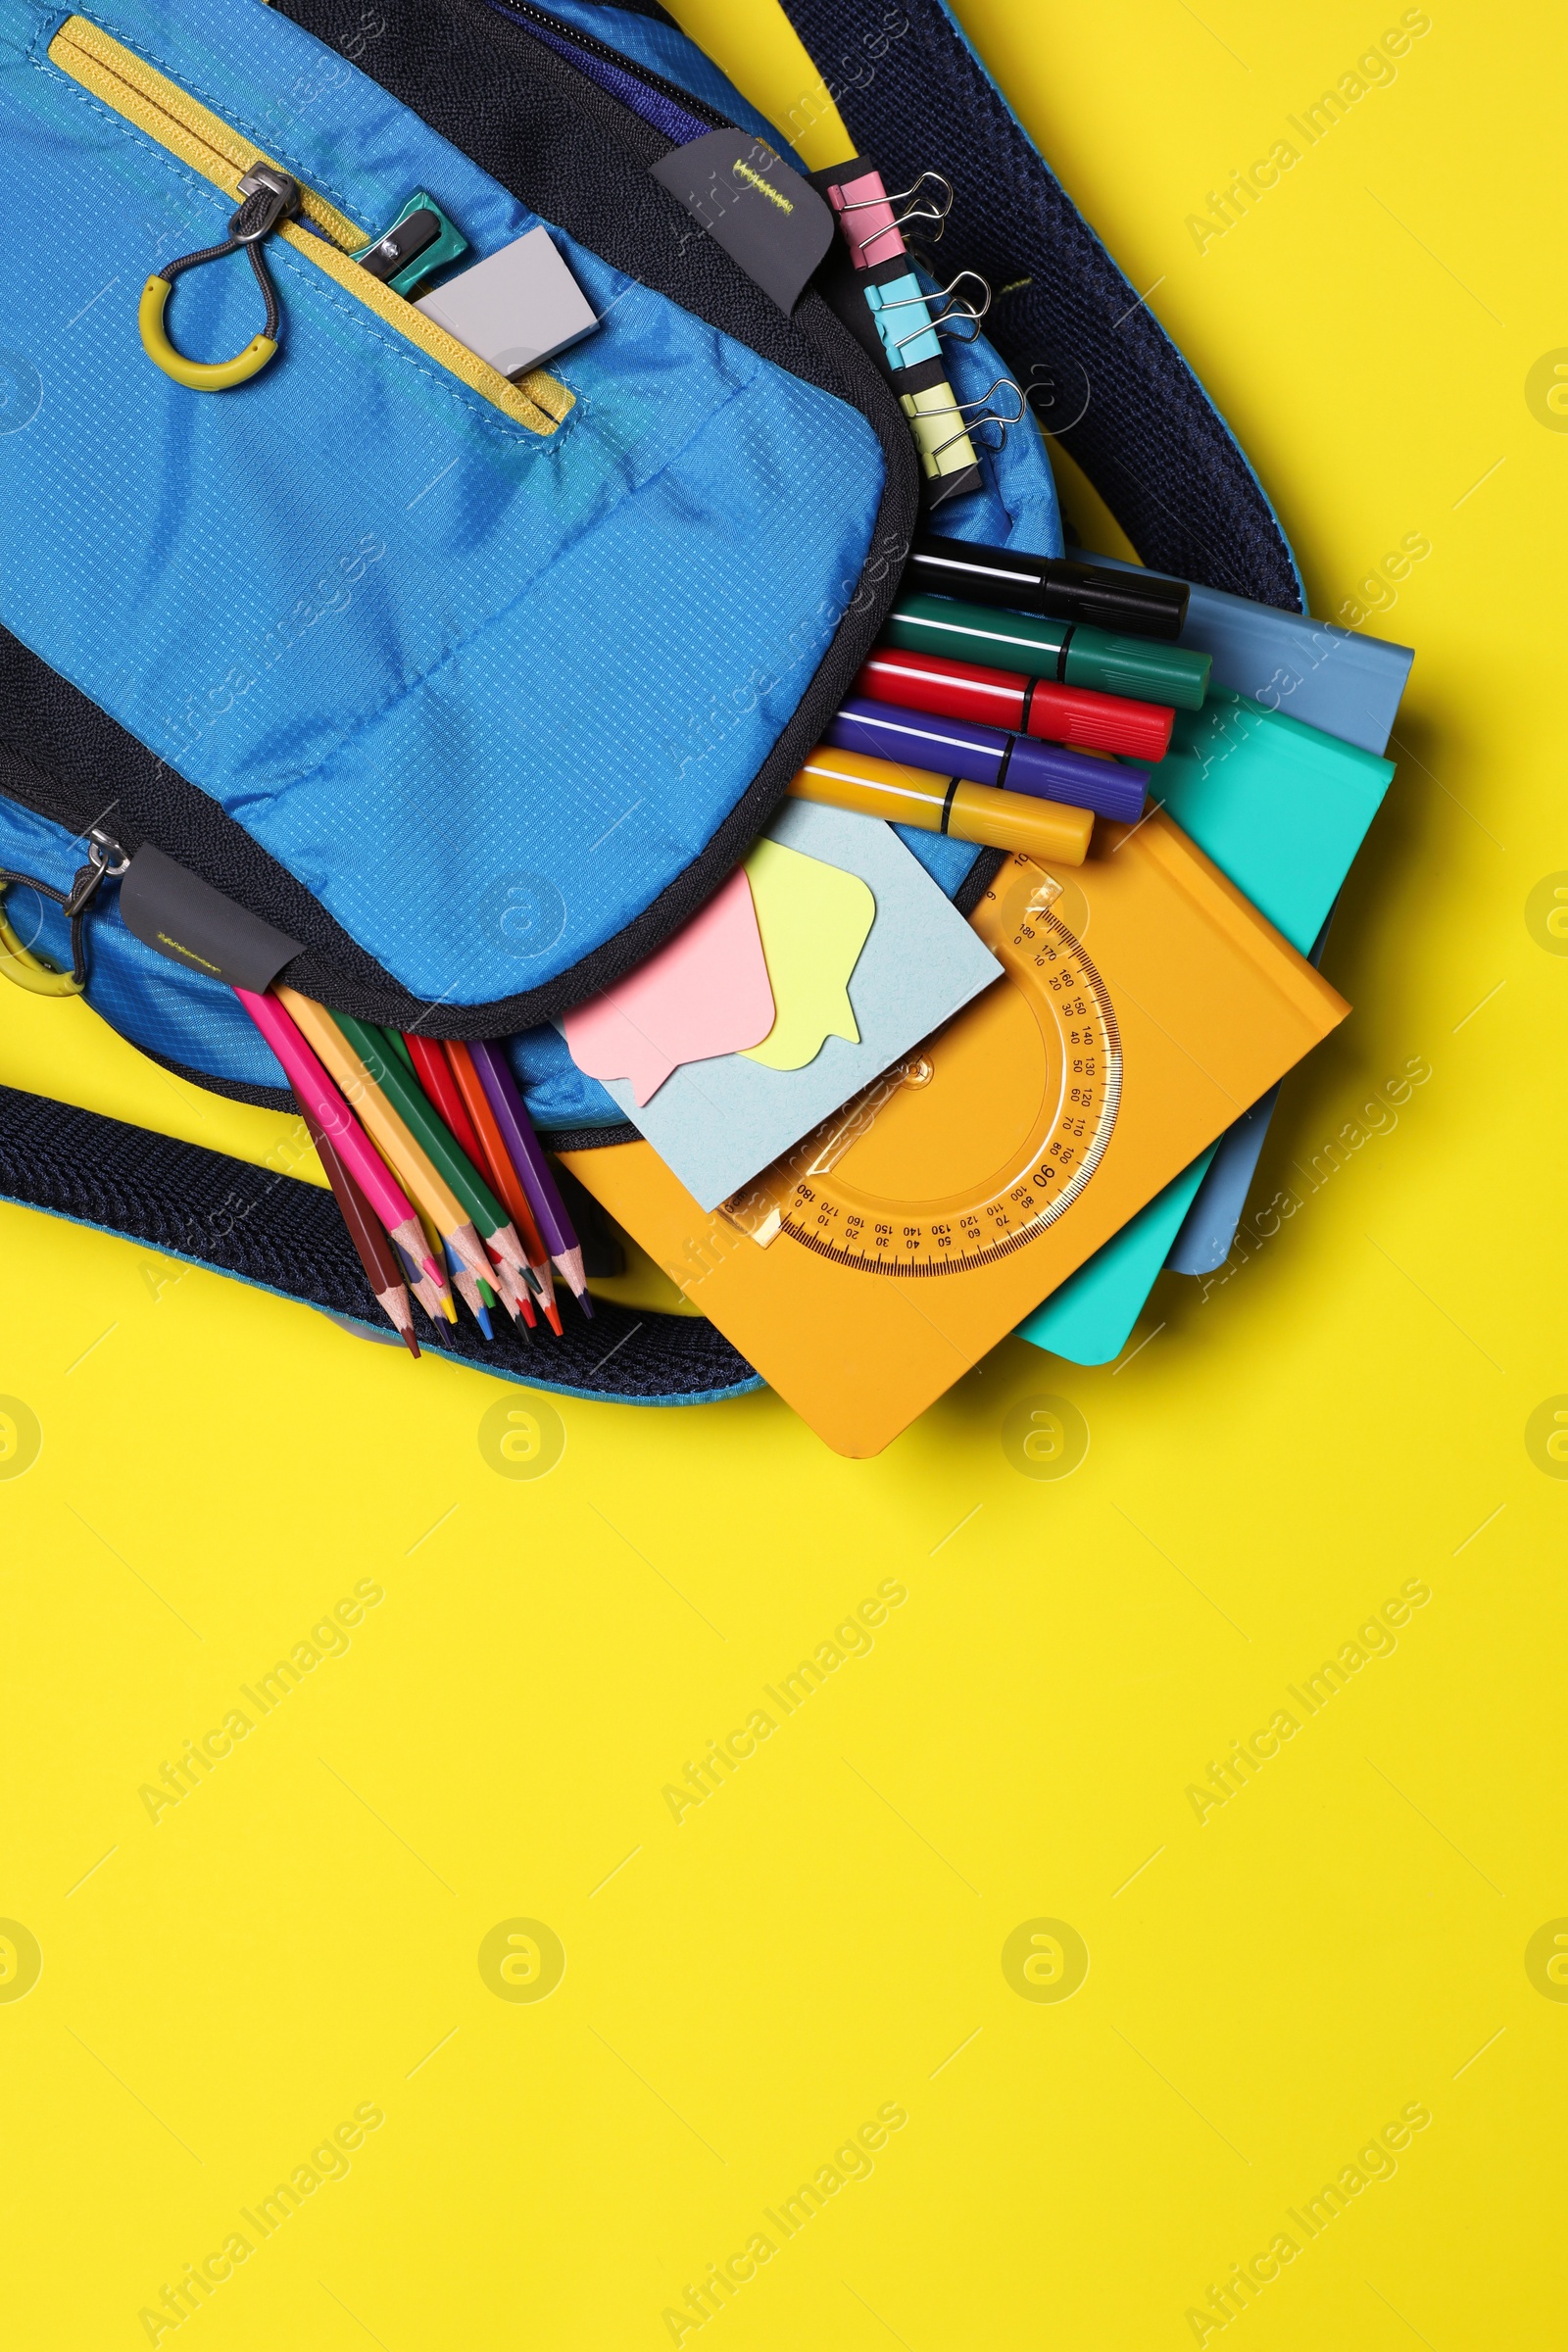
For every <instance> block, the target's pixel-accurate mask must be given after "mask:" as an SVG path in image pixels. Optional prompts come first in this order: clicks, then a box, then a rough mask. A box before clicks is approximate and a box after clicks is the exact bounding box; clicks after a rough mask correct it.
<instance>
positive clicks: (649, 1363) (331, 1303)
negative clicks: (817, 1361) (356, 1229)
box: [0, 1087, 761, 1404]
mask: <svg viewBox="0 0 1568 2352" xmlns="http://www.w3.org/2000/svg"><path fill="white" fill-rule="evenodd" d="M0 1198H4V1199H6V1200H9V1201H20V1202H21V1203H22V1204H23V1205H24V1206H25V1207H27V1208H41V1209H46V1210H48V1211H49V1212H50V1213H51V1214H52V1215H54V1216H59V1217H69V1218H71V1220H72V1221H73V1223H75V1224H78V1225H96V1226H99V1227H101V1228H102V1229H103V1230H104V1231H105V1232H108V1233H113V1234H118V1235H120V1236H122V1237H123V1238H124V1239H126V1240H128V1241H133V1242H143V1243H145V1244H146V1245H147V1246H148V1247H149V1248H150V1249H153V1250H158V1251H159V1252H160V1254H162V1255H164V1256H168V1257H178V1258H185V1259H188V1260H190V1261H191V1262H192V1263H193V1264H196V1265H202V1266H211V1267H212V1268H213V1269H214V1270H215V1272H217V1273H220V1274H233V1275H237V1276H238V1277H239V1278H240V1280H241V1281H243V1282H249V1283H253V1284H255V1285H256V1286H257V1287H258V1288H259V1289H262V1290H267V1291H275V1292H276V1293H278V1295H279V1296H280V1297H282V1298H284V1299H300V1300H302V1301H304V1302H305V1303H307V1304H309V1305H312V1306H319V1307H324V1308H325V1309H326V1310H327V1312H328V1313H330V1314H335V1315H349V1316H352V1317H354V1318H355V1319H356V1320H357V1321H359V1322H362V1323H368V1324H369V1325H370V1326H371V1327H372V1329H386V1328H387V1326H386V1322H385V1318H384V1316H383V1315H382V1313H381V1310H380V1308H379V1307H378V1306H377V1305H376V1303H375V1300H374V1299H372V1298H371V1296H370V1293H369V1291H368V1288H367V1286H366V1281H365V1275H364V1272H363V1270H362V1268H361V1265H360V1261H359V1259H358V1257H357V1256H356V1255H355V1253H354V1248H353V1245H352V1243H351V1242H350V1240H349V1237H348V1234H347V1233H346V1232H345V1230H344V1227H343V1222H342V1219H341V1218H340V1217H339V1215H338V1212H337V1203H336V1202H335V1201H333V1199H332V1196H331V1194H330V1193H327V1192H323V1191H322V1190H321V1189H320V1188H319V1186H317V1185H314V1184H301V1183H300V1182H299V1181H298V1180H297V1179H296V1178H294V1177H291V1176H279V1175H277V1174H275V1173H274V1172H273V1171H272V1170H271V1169H270V1168H257V1167H253V1166H252V1165H251V1164H250V1162H249V1161H248V1160H243V1159H229V1158H227V1157H226V1156H225V1155H224V1154H223V1153H222V1152H206V1151H203V1150H202V1149H201V1148H200V1147H199V1146H198V1145H195V1144H180V1143H175V1142H173V1141H172V1139H171V1138H170V1137H168V1136H165V1135H150V1134H148V1133H147V1131H146V1130H145V1129H144V1128H141V1127H128V1126H126V1125H125V1124H124V1123H123V1121H122V1120H120V1119H106V1118H101V1117H100V1116H99V1114H98V1113H97V1112H96V1111H91V1110H75V1109H73V1108H71V1107H70V1106H69V1105H67V1104H65V1103H54V1102H51V1101H49V1100H47V1099H46V1098H45V1097H43V1096H41V1095H28V1094H23V1093H21V1092H20V1091H19V1090H18V1089H16V1088H14V1087H0ZM595 1308H596V1311H595V1319H594V1321H593V1322H592V1323H589V1322H587V1321H586V1320H585V1319H584V1317H583V1316H582V1315H581V1314H579V1312H578V1311H577V1309H576V1307H575V1306H574V1305H573V1304H572V1302H571V1300H570V1299H564V1300H563V1305H562V1320H563V1322H564V1326H565V1337H564V1339H561V1340H557V1339H555V1338H553V1337H552V1335H551V1334H550V1333H549V1332H545V1333H543V1334H542V1335H541V1336H540V1337H539V1338H537V1339H534V1340H532V1341H529V1340H526V1339H522V1338H519V1337H518V1336H517V1335H516V1334H515V1333H514V1332H513V1331H512V1329H511V1328H510V1326H509V1325H508V1324H507V1319H506V1317H505V1315H504V1314H503V1313H502V1312H501V1310H500V1309H499V1308H498V1309H497V1312H496V1318H495V1319H496V1324H497V1330H496V1337H495V1344H494V1346H493V1347H487V1346H486V1344H485V1342H484V1340H483V1338H482V1337H481V1335H480V1333H479V1332H478V1330H477V1329H476V1328H475V1327H474V1325H473V1324H471V1323H469V1322H466V1321H463V1322H460V1323H458V1324H456V1325H452V1326H448V1328H447V1329H446V1331H444V1332H443V1333H442V1334H441V1336H440V1337H439V1338H438V1337H436V1336H435V1335H433V1334H431V1335H430V1337H429V1339H428V1341H427V1340H426V1332H427V1331H428V1326H427V1325H423V1324H422V1322H421V1326H420V1328H419V1333H418V1338H419V1345H420V1347H421V1348H423V1347H425V1346H426V1345H428V1347H429V1348H430V1349H431V1351H432V1352H434V1353H439V1354H442V1355H450V1356H455V1357H457V1358H458V1359H459V1360H460V1361H462V1362H466V1363H471V1364H476V1365H479V1366H481V1367H482V1368H483V1369H484V1370H485V1371H486V1372H492V1373H495V1374H497V1375H498V1376H499V1377H500V1378H502V1379H505V1380H518V1381H522V1382H525V1383H526V1385H527V1386H528V1387H529V1388H537V1389H551V1390H554V1391H555V1392H556V1393H557V1394H563V1395H565V1396H570V1397H607V1398H610V1399H613V1400H619V1401H621V1402H624V1403H632V1404H698V1403H703V1402H706V1401H708V1400H709V1399H710V1398H713V1397H733V1396H736V1395H738V1394H740V1393H741V1392H742V1391H744V1390H747V1389H756V1388H760V1386H761V1382H760V1379H759V1378H758V1375H757V1374H756V1373H755V1372H754V1371H753V1370H752V1367H751V1365H750V1364H749V1363H747V1361H746V1359H745V1357H744V1356H741V1355H737V1354H736V1352H735V1349H734V1348H732V1347H731V1346H730V1345H729V1343H728V1341H727V1340H724V1339H721V1338H720V1337H719V1335H718V1333H717V1332H716V1331H715V1330H714V1329H713V1327H712V1325H711V1323H708V1322H705V1321H703V1320H702V1319H701V1318H699V1317H697V1316H695V1315H693V1316H687V1315H662V1314H658V1313H655V1312H653V1311H651V1310H642V1311H640V1310H638V1309H637V1308H635V1307H624V1306H616V1305H614V1304H613V1303H612V1302H611V1301H610V1300H608V1299H600V1300H597V1301H596V1302H595ZM410 1369H411V1371H412V1370H413V1367H412V1366H411V1367H410ZM416 1377H417V1374H416Z"/></svg>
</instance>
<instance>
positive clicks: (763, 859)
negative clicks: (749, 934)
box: [746, 840, 876, 1070]
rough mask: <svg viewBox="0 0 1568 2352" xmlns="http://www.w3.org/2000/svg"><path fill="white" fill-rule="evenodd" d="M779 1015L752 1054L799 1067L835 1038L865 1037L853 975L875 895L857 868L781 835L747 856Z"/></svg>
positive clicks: (773, 1064) (772, 1065) (775, 1064)
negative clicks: (811, 854)
mask: <svg viewBox="0 0 1568 2352" xmlns="http://www.w3.org/2000/svg"><path fill="white" fill-rule="evenodd" d="M746 878H747V880H748V881H749V882H750V883H751V886H752V901H753V904H754V906H755V907H756V908H757V924H758V929H759V930H760V932H761V935H762V954H763V956H765V957H766V959H767V977H768V982H769V985H770V986H771V988H772V991H773V1003H774V1005H775V1006H776V1007H777V1017H776V1018H775V1020H774V1022H773V1026H772V1028H771V1029H770V1030H769V1031H768V1033H767V1035H766V1036H765V1037H764V1038H763V1040H762V1042H761V1044H760V1046H750V1047H748V1048H747V1050H746V1058H747V1059H748V1061H760V1062H763V1063H765V1064H766V1066H767V1068H768V1069H770V1070H799V1069H803V1068H804V1067H805V1065H806V1064H807V1062H809V1061H811V1060H814V1059H815V1057H816V1055H817V1054H820V1052H821V1051H822V1047H823V1045H824V1043H825V1042H826V1040H827V1039H828V1038H830V1037H842V1038H847V1039H848V1041H849V1043H850V1044H851V1045H852V1046H858V1044H859V1042H860V1032H859V1029H858V1026H857V1025H856V1019H855V1013H854V1010H853V1009H852V1007H851V1005H850V997H849V983H850V974H851V973H852V972H853V971H854V969H855V967H856V965H857V963H858V961H859V959H860V950H861V949H862V948H863V947H864V945H865V942H866V939H867V936H868V934H869V932H870V929H871V925H872V924H873V923H874V922H875V920H876V901H875V899H874V898H873V897H872V895H871V892H870V890H869V888H868V886H867V885H866V884H865V883H864V882H862V881H861V879H860V877H859V875H858V874H847V873H846V872H845V871H844V869H843V867H842V866H837V865H824V864H823V862H822V860H821V858H808V857H806V856H805V855H804V854H803V852H801V851H800V850H787V849H785V848H784V846H783V844H782V843H781V842H777V841H765V840H764V841H760V842H759V843H758V844H757V847H756V848H755V849H754V850H753V852H752V854H751V856H750V857H749V858H747V860H746Z"/></svg>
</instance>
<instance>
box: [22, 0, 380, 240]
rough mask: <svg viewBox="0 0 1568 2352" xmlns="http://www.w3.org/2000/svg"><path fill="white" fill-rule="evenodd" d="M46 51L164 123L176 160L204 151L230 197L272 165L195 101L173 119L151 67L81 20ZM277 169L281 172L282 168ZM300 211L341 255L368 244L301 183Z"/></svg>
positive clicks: (163, 81) (164, 84) (164, 88)
mask: <svg viewBox="0 0 1568 2352" xmlns="http://www.w3.org/2000/svg"><path fill="white" fill-rule="evenodd" d="M49 49H50V56H51V57H52V58H53V59H54V62H55V63H56V64H57V65H62V66H64V69H65V71H67V72H68V73H69V72H70V71H71V63H70V62H68V61H71V60H82V61H85V62H86V64H88V65H89V66H91V67H93V68H95V69H96V70H97V72H98V73H100V74H107V75H109V76H110V77H111V78H112V79H113V80H115V81H117V82H119V83H120V84H122V85H123V88H124V89H126V90H128V91H129V92H130V93H131V95H132V96H133V97H135V98H136V99H137V100H139V101H140V104H141V105H142V107H144V108H146V109H148V110H149V111H151V112H153V113H155V114H156V115H158V116H159V117H161V118H162V120H163V121H164V122H165V123H168V125H169V132H168V136H167V139H166V144H168V145H169V146H170V147H172V149H173V151H174V152H175V153H176V154H177V153H179V152H181V151H182V150H184V149H188V148H204V149H205V150H206V151H207V155H208V156H209V157H210V158H211V162H210V163H208V162H203V163H202V164H201V169H202V170H203V171H204V172H206V175H207V176H208V177H209V178H210V179H212V180H214V181H216V183H217V184H218V185H219V186H220V187H222V188H225V189H226V190H227V192H228V193H229V194H230V195H233V194H234V193H235V191H236V188H237V185H238V182H239V179H240V177H241V175H242V174H243V173H244V172H248V171H249V170H250V168H251V166H252V165H253V164H256V163H272V162H274V161H275V160H276V159H275V158H274V157H272V156H270V155H267V154H266V153H265V151H264V150H263V149H262V148H260V147H258V146H257V144H256V142H255V141H254V139H247V138H245V137H244V136H243V135H242V134H241V133H240V132H239V131H237V130H231V129H230V128H229V125H228V124H227V123H225V122H223V121H222V119H221V117H220V116H218V115H215V114H213V113H212V112H211V110H210V109H209V108H207V107H205V106H203V105H202V103H201V101H200V100H199V99H196V98H188V97H186V96H185V94H184V92H183V91H181V93H180V101H181V104H180V111H179V113H177V114H176V113H174V112H173V111H172V109H171V107H170V105H169V102H168V91H169V88H170V86H171V85H170V83H169V81H168V78H167V76H166V75H164V74H162V73H159V72H158V71H157V70H156V68H155V67H152V66H148V65H145V64H144V63H143V61H142V60H141V59H140V58H139V57H138V56H137V55H136V53H135V51H134V50H132V49H126V48H125V47H124V46H123V43H122V42H120V41H117V40H115V39H114V38H113V36H112V35H111V34H109V33H106V32H104V31H103V30H101V28H100V27H99V26H98V25H94V24H92V23H91V22H90V20H89V19H87V18H86V17H68V18H67V20H66V22H65V24H64V25H62V26H61V27H60V30H59V31H58V32H57V33H56V35H55V37H54V39H53V41H51V43H50V45H49ZM57 52H58V53H63V54H57ZM193 160H196V159H193ZM278 168H279V170H281V169H282V167H281V166H279V167H278ZM300 210H301V211H302V212H303V213H304V214H305V216H306V218H307V220H309V221H314V222H315V224H316V226H317V227H318V228H319V229H321V230H322V231H323V232H324V233H325V234H326V235H327V236H328V237H330V238H331V240H332V242H333V244H334V245H337V246H339V247H341V249H342V250H343V251H344V252H345V253H348V252H353V251H354V250H355V249H356V248H357V247H359V246H361V245H367V244H368V243H369V238H368V235H367V234H366V232H365V230H363V229H362V228H360V227H358V226H357V225H356V223H355V222H354V221H350V220H349V219H348V218H347V216H346V215H345V214H343V213H340V212H339V211H338V209H337V207H336V206H335V205H332V204H328V203H327V201H326V199H325V198H324V197H323V196H318V195H317V194H316V191H315V190H314V189H313V188H308V187H306V186H305V185H304V183H303V182H301V183H300Z"/></svg>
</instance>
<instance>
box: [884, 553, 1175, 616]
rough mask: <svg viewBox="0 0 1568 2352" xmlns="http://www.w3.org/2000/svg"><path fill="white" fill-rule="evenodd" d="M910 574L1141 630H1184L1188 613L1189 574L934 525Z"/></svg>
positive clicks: (951, 591) (986, 598) (983, 596)
mask: <svg viewBox="0 0 1568 2352" xmlns="http://www.w3.org/2000/svg"><path fill="white" fill-rule="evenodd" d="M905 578H906V580H907V584H908V586H909V587H910V588H912V589H915V590H918V591H921V592H925V593H933V594H936V595H939V596H962V597H968V598H969V599H971V600H972V602H974V603H975V604H977V605H1001V606H1004V607H1006V608H1008V609H1009V610H1011V611H1014V612H1019V613H1040V614H1041V615H1042V617H1043V618H1045V619H1047V620H1075V621H1086V622H1088V623H1089V624H1090V625H1091V626H1092V627H1095V628H1102V629H1111V630H1120V631H1124V632H1126V633H1127V634H1129V635H1135V636H1140V637H1163V638H1174V637H1179V636H1180V634H1181V631H1182V624H1183V622H1184V621H1185V620H1186V618H1187V600H1188V586H1187V582H1186V581H1185V580H1170V579H1165V578H1163V577H1161V576H1160V574H1158V573H1157V572H1150V571H1110V570H1108V569H1104V568H1103V567H1102V566H1101V565H1100V564H1083V563H1080V562H1078V561H1077V560H1076V559H1075V558H1069V557H1062V556H1031V555H1026V554H1024V553H1023V552H1022V551H1021V550H1019V549H1017V548H1013V547H982V546H980V545H978V544H977V543H974V542H971V541H968V540H963V539H945V538H940V537H938V536H937V535H936V534H935V533H931V532H927V533H922V535H921V536H920V537H919V538H918V539H916V541H915V543H914V548H913V551H912V552H911V554H910V557H909V564H908V569H907V572H906V574H905Z"/></svg>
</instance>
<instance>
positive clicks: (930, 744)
mask: <svg viewBox="0 0 1568 2352" xmlns="http://www.w3.org/2000/svg"><path fill="white" fill-rule="evenodd" d="M822 740H823V742H824V743H825V744H827V745H829V746H831V748H832V749H833V750H834V751H839V752H862V753H865V754H866V755H868V756H869V757H870V758H871V759H873V760H902V761H904V762H906V763H907V765H909V766H911V767H919V768H930V769H933V770H935V771H936V772H938V773H939V774H941V775H943V776H955V775H956V776H961V777H963V778H964V780H965V781H966V782H968V783H971V784H989V785H994V786H1001V787H1003V788H1005V790H1006V791H1008V792H1023V793H1028V794H1030V795H1032V796H1033V797H1034V798H1035V799H1037V800H1044V801H1062V802H1065V803H1066V804H1067V805H1068V806H1069V807H1071V808H1074V809H1095V810H1097V811H1098V812H1099V814H1100V815H1102V816H1110V817H1115V818H1116V819H1117V821H1118V822H1120V823H1123V824H1132V823H1134V822H1135V821H1136V820H1137V818H1138V817H1139V816H1141V815H1142V814H1143V808H1144V795H1145V793H1146V792H1147V791H1148V789H1149V775H1148V771H1147V769H1145V768H1141V767H1123V766H1121V765H1120V764H1119V763H1118V762H1117V761H1116V760H1095V759H1091V758H1090V757H1089V756H1088V755H1087V754H1086V753H1084V752H1069V751H1065V750H1063V748H1062V747H1061V745H1059V744H1055V743H1037V742H1036V741H1035V740H1034V739H1033V737H1031V736H1028V735H1007V734H1004V733H1003V732H1002V731H1001V730H1000V729H999V728H996V727H985V726H977V725H976V724H975V722H974V721H973V720H972V719H962V718H942V717H933V716H932V715H931V714H930V713H929V712H926V711H901V710H899V709H898V708H897V707H896V706H895V705H893V704H891V703H879V702H864V701H861V700H860V699H859V698H858V697H856V698H855V699H854V700H852V701H850V702H847V703H846V704H845V705H844V707H843V709H842V710H841V711H839V712H838V714H837V716H836V717H835V718H834V719H833V720H832V722H831V723H830V725H829V727H828V730H827V733H826V735H824V737H823V738H822Z"/></svg>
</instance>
